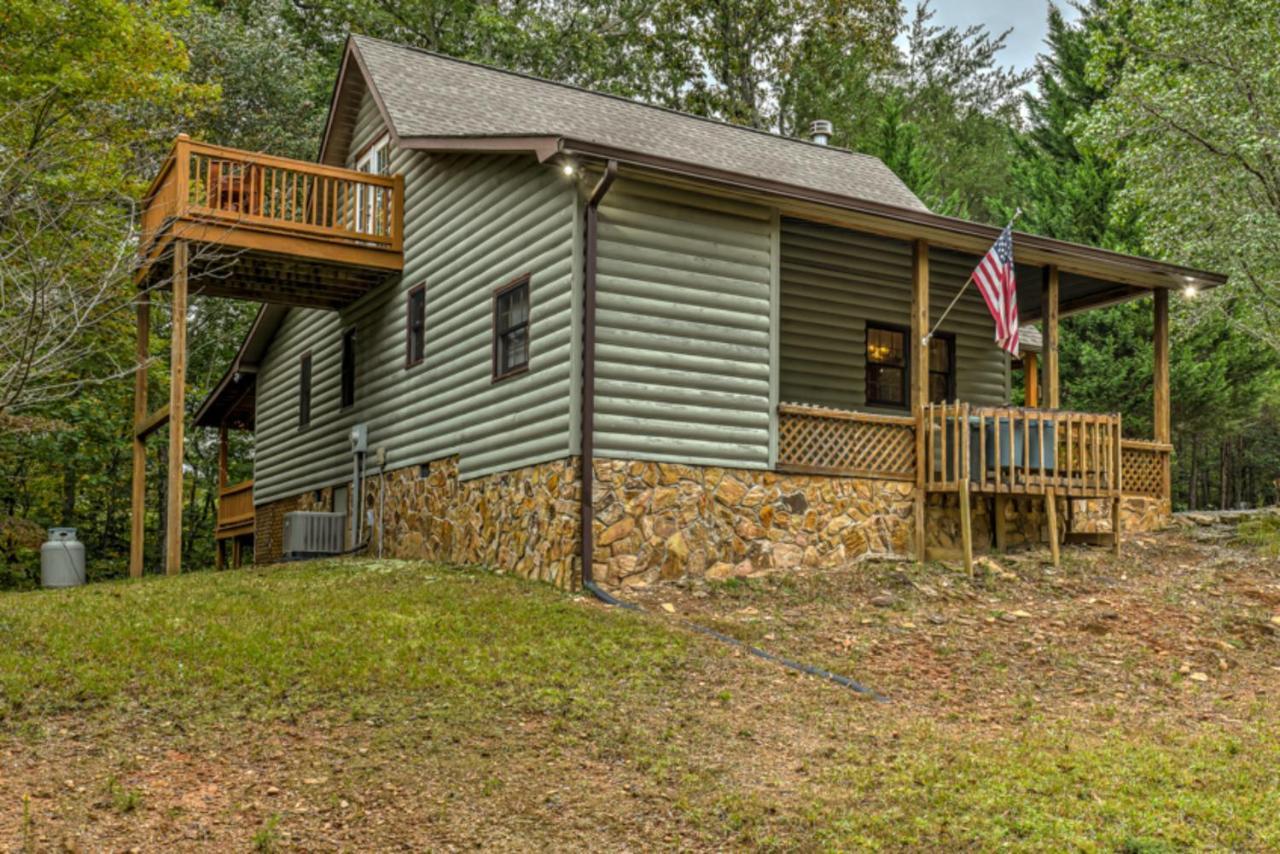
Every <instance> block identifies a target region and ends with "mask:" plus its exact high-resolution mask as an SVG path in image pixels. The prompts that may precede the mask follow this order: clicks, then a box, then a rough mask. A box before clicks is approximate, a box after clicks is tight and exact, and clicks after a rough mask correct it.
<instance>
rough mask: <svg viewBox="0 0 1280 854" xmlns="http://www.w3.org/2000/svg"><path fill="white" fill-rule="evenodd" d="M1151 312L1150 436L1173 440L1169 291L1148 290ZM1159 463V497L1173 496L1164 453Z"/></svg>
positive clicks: (1160, 439)
mask: <svg viewBox="0 0 1280 854" xmlns="http://www.w3.org/2000/svg"><path fill="white" fill-rule="evenodd" d="M1152 299H1153V301H1154V306H1153V308H1154V311H1155V333H1154V341H1153V347H1152V353H1151V355H1152V367H1153V374H1154V376H1153V377H1152V380H1153V387H1154V391H1155V393H1154V395H1153V397H1154V399H1155V419H1154V420H1153V422H1152V425H1153V430H1152V438H1153V439H1155V440H1156V441H1157V442H1160V443H1161V444H1164V445H1168V444H1171V443H1172V442H1173V419H1172V415H1171V410H1170V401H1169V292H1168V291H1167V290H1165V289H1164V288H1157V289H1156V290H1155V291H1154V292H1153V293H1152ZM1161 456H1162V465H1161V497H1162V498H1164V499H1165V500H1169V499H1171V498H1172V497H1173V483H1172V477H1171V472H1170V470H1169V462H1170V460H1169V455H1168V453H1164V454H1162V455H1161Z"/></svg>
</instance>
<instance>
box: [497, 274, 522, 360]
mask: <svg viewBox="0 0 1280 854" xmlns="http://www.w3.org/2000/svg"><path fill="white" fill-rule="evenodd" d="M528 367H529V277H528V276H522V277H521V278H519V279H516V280H515V281H514V282H512V283H511V284H509V285H504V286H503V287H501V288H499V289H498V290H497V291H496V292H495V293H494V295H493V378H494V379H495V380H500V379H502V378H503V377H507V376H511V375H512V374H516V373H519V372H520V371H523V370H526V369H528Z"/></svg>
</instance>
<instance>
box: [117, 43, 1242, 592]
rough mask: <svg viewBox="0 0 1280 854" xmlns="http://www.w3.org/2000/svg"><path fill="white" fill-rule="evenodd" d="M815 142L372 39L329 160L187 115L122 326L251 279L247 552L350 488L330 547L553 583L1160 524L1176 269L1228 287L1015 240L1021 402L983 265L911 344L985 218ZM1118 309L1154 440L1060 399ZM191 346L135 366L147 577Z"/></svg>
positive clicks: (234, 532) (1025, 237) (960, 282)
mask: <svg viewBox="0 0 1280 854" xmlns="http://www.w3.org/2000/svg"><path fill="white" fill-rule="evenodd" d="M816 124H817V125H818V130H819V131H821V130H822V127H821V123H816ZM825 141H826V140H825V138H824V137H823V136H822V135H821V134H819V135H818V137H817V138H816V139H806V140H801V139H788V138H783V137H781V136H778V135H774V134H770V133H764V132H760V131H756V130H751V129H747V128H742V127H737V126H733V125H729V124H725V123H721V122H717V121H712V120H708V119H704V118H699V117H695V116H691V115H686V114H682V113H678V112H674V111H671V110H666V109H661V108H657V107H652V106H648V105H644V104H640V103H637V102H634V101H630V100H627V99H623V98H619V97H615V96H612V95H607V94H602V93H597V92H590V91H586V90H583V89H579V88H575V87H572V86H567V85H562V84H559V83H555V82H550V81H546V80H540V79H536V78H532V77H529V76H525V75H521V74H516V73H512V72H508V71H503V70H500V69H496V68H490V67H486V66H482V65H477V64H474V63H470V62H464V61H460V60H457V59H452V58H449V57H446V56H441V55H438V54H434V53H430V52H427V51H422V50H417V49H412V48H408V47H404V46H400V45H396V44H391V43H388V42H384V41H379V40H375V39H371V38H366V37H361V36H353V37H351V38H350V39H349V41H348V43H347V46H346V51H345V56H344V60H343V62H342V66H341V69H340V72H339V74H338V78H337V81H336V84H335V87H334V91H333V95H332V102H331V106H330V110H329V116H328V121H327V125H326V129H325V133H324V139H323V143H322V145H321V147H320V151H319V156H318V157H317V161H316V162H315V163H307V162H301V161H293V160H284V159H281V158H276V157H272V156H269V155H266V154H261V153H254V152H246V151H237V150H232V149H227V148H223V147H219V146H215V145H209V144H205V143H200V142H196V141H194V140H190V139H186V138H184V137H180V138H179V139H178V140H177V142H176V143H175V145H174V147H173V152H172V156H171V157H170V158H169V160H168V161H167V162H166V164H165V165H164V168H163V169H162V171H161V173H160V174H159V175H158V176H157V178H156V180H155V182H154V183H153V185H152V187H151V189H150V191H149V192H148V194H147V196H146V199H145V204H144V215H143V240H142V250H141V251H142V263H141V264H140V266H139V272H138V275H137V282H138V286H139V288H140V299H139V309H138V336H139V337H138V342H139V345H138V346H139V351H138V353H139V359H140V364H141V365H144V366H145V360H146V357H147V353H148V349H147V336H148V325H149V305H150V300H151V299H153V298H158V296H157V295H159V294H161V293H169V294H170V295H171V296H170V299H172V302H173V304H174V306H175V307H176V309H181V307H183V306H185V305H186V304H187V300H188V299H189V298H192V297H194V296H196V295H207V296H214V297H224V298H233V299H243V300H252V301H254V302H257V303H259V304H260V305H261V308H260V311H259V314H258V317H257V319H256V321H255V322H254V324H253V328H252V329H251V331H250V332H249V334H248V337H247V338H246V340H245V341H244V343H243V346H242V347H241V348H240V351H239V353H238V354H237V356H236V358H235V359H234V361H233V363H232V364H231V365H230V366H228V368H227V373H226V376H225V377H224V378H223V380H222V382H221V383H220V384H219V385H218V386H217V388H216V389H215V390H214V392H213V393H212V394H211V395H210V396H209V398H208V399H207V400H205V401H203V402H202V403H201V405H200V406H199V408H198V411H197V412H196V415H195V418H194V425H195V426H196V427H200V428H210V429H217V430H220V431H222V432H223V435H225V432H226V431H228V430H252V432H253V443H254V458H253V479H252V481H251V482H248V483H244V484H227V483H223V484H221V502H220V507H219V521H218V534H217V536H218V537H219V538H220V540H221V541H224V542H227V543H230V544H231V545H232V550H233V555H234V557H233V562H238V560H239V555H240V554H241V550H242V548H247V547H249V546H250V545H251V547H252V553H253V560H254V561H255V562H258V563H263V562H271V561H276V560H280V559H282V558H283V557H285V547H284V545H283V543H282V536H283V534H282V529H283V527H284V525H285V520H286V517H287V516H288V515H289V514H290V513H293V512H295V511H307V510H314V511H326V512H330V513H334V514H339V515H340V516H341V518H342V519H343V520H344V526H343V530H342V532H341V540H342V542H341V546H342V548H343V549H364V550H366V551H367V552H368V553H372V554H378V555H384V556H395V557H414V558H426V559H433V560H442V561H451V562H457V563H465V564H488V565H491V566H494V567H496V568H499V569H501V570H505V571H509V572H513V573H518V574H520V575H523V576H526V577H530V578H537V579H542V580H545V581H547V582H550V583H553V584H557V585H560V586H562V587H565V588H572V587H575V586H577V585H580V584H582V583H583V582H591V581H594V582H599V583H604V584H609V585H615V586H623V587H625V586H634V585H643V584H647V583H650V582H652V581H654V580H657V579H670V578H679V577H682V576H694V577H707V578H725V577H729V576H734V575H752V574H755V573H759V572H766V571H786V570H788V569H793V568H797V567H809V568H817V569H821V568H829V567H837V566H843V565H847V564H850V563H852V562H855V561H858V560H862V559H865V558H867V557H894V556H898V557H914V558H916V559H918V560H925V559H930V558H935V557H941V558H948V559H955V560H963V561H965V563H966V564H971V561H972V559H973V555H974V553H975V552H980V551H982V550H985V549H991V548H995V549H1003V548H1014V547H1017V546H1019V545H1023V544H1028V543H1047V544H1049V546H1050V547H1051V553H1052V556H1053V558H1054V559H1055V560H1056V559H1057V554H1058V547H1059V544H1061V543H1066V542H1072V541H1084V542H1092V543H1095V544H1099V545H1105V546H1109V547H1111V548H1115V549H1119V548H1120V543H1121V539H1122V537H1121V535H1122V533H1123V532H1125V531H1134V530H1141V529H1147V528H1151V527H1154V526H1157V525H1160V524H1162V522H1163V520H1164V519H1165V518H1166V517H1167V516H1168V514H1169V512H1170V482H1169V463H1170V453H1171V450H1172V449H1171V446H1170V433H1169V430H1170V425H1169V419H1170V401H1169V373H1168V371H1169V353H1168V347H1169V300H1170V295H1171V293H1172V294H1174V295H1175V297H1176V295H1179V294H1181V293H1183V292H1184V290H1187V289H1189V288H1199V289H1204V288H1211V287H1214V286H1216V285H1218V284H1221V283H1222V282H1223V277H1222V276H1220V275H1217V274H1215V273H1212V272H1207V271H1202V270H1194V269H1188V268H1185V267H1182V266H1177V265H1173V264H1168V263H1162V262H1159V261H1154V260H1150V259H1147V258H1140V257H1134V256H1129V255H1122V254H1118V253H1115V252H1110V251H1106V250H1102V249H1097V248H1093V247H1088V246H1080V245H1075V244H1071V243H1066V242H1062V241H1057V240H1051V239H1047V238H1044V237H1038V236H1033V235H1029V234H1024V233H1021V232H1016V233H1015V235H1014V260H1015V263H1016V273H1017V282H1018V294H1017V295H1018V303H1019V307H1020V311H1021V320H1022V322H1023V323H1024V324H1034V327H1033V328H1031V329H1030V330H1029V331H1028V334H1027V335H1026V336H1025V339H1026V341H1025V343H1026V344H1027V347H1026V351H1027V352H1025V353H1023V354H1020V359H1021V361H1020V365H1021V366H1022V368H1023V372H1024V373H1026V374H1027V376H1028V382H1027V387H1026V389H1025V390H1024V400H1025V402H1026V404H1027V405H1024V406H1013V405H1012V404H1011V399H1012V396H1013V388H1012V376H1013V373H1012V369H1011V359H1010V356H1009V354H1007V353H1005V352H1004V351H1002V350H1001V349H1000V348H999V347H997V346H996V344H995V342H994V341H993V337H994V335H993V322H992V319H991V316H990V314H989V313H988V311H987V309H986V306H985V304H984V303H983V301H982V298H981V297H980V295H979V294H978V293H977V291H976V290H975V289H974V288H973V287H969V288H968V289H967V290H964V291H963V294H962V295H961V296H960V297H959V299H958V300H957V301H956V302H955V306H954V308H953V309H951V310H950V311H949V312H947V313H946V316H945V320H943V321H942V322H941V324H940V326H939V327H938V329H937V331H936V334H933V335H928V333H929V332H930V331H931V330H932V329H933V327H934V325H935V324H936V323H937V322H938V321H939V319H941V318H942V317H943V315H944V312H946V309H947V307H948V304H949V303H951V302H952V301H953V300H954V299H955V298H956V295H957V294H960V293H961V291H962V288H963V286H964V285H965V282H966V280H967V278H968V276H969V274H970V272H971V271H972V270H973V269H974V267H975V266H976V264H977V262H978V261H979V259H980V258H981V257H982V255H983V254H984V253H986V251H987V250H988V249H989V248H990V247H991V245H992V243H993V242H994V241H995V239H996V237H997V235H998V233H999V229H998V228H993V227H991V226H988V225H983V224H979V223H973V222H967V221H963V220H959V219H954V218H949V217H945V216H940V215H938V214H935V213H933V212H931V211H930V210H928V209H927V207H926V206H925V205H924V204H923V203H922V202H921V201H920V200H919V199H918V198H917V197H916V196H915V195H914V194H912V193H911V191H910V190H909V189H908V188H907V187H906V186H905V185H904V184H903V183H902V182H901V181H900V180H899V179H898V177H897V176H896V175H894V174H893V172H892V171H890V170H889V169H888V168H886V167H885V166H884V164H883V163H881V162H880V161H879V160H877V159H876V158H874V157H869V156H866V155H863V154H859V153H856V152H852V151H846V150H842V149H839V148H836V147H833V146H829V145H826V144H824V143H825ZM1128 300H1145V301H1147V302H1149V304H1150V305H1151V311H1152V312H1153V315H1154V329H1155V341H1154V353H1155V358H1154V373H1153V376H1152V378H1151V387H1150V389H1147V388H1135V389H1134V393H1135V394H1148V393H1150V394H1151V396H1152V398H1153V407H1154V425H1155V426H1154V433H1153V435H1148V436H1133V435H1129V433H1127V432H1126V429H1125V428H1126V425H1124V424H1122V423H1121V419H1120V416H1119V415H1117V414H1115V413H1090V412H1072V411H1067V410H1063V409H1062V408H1061V407H1060V399H1061V395H1060V388H1061V380H1062V378H1061V377H1060V376H1059V365H1058V327H1059V321H1060V319H1061V318H1062V317H1064V316H1067V315H1070V314H1073V313H1076V312H1083V311H1089V310H1090V309H1094V308H1097V307H1100V306H1106V305H1112V304H1115V303H1118V302H1124V301H1128ZM181 316H182V311H181V310H175V317H176V318H181ZM180 325H181V321H180ZM1035 327H1038V329H1037V328H1035ZM1037 333H1038V334H1037ZM1032 339H1036V340H1032ZM172 342H173V343H172V353H171V360H172V373H173V376H174V377H175V378H176V381H175V382H174V383H173V384H172V391H171V395H170V399H169V401H168V403H167V405H164V406H160V407H157V408H154V409H153V408H151V407H150V406H149V405H148V401H147V399H146V383H145V373H144V372H141V371H140V372H139V380H138V387H137V394H136V399H135V422H136V434H137V440H136V442H135V463H134V464H135V469H134V472H135V481H134V496H133V499H134V541H133V542H134V555H133V558H134V563H133V569H134V571H135V572H137V573H141V572H142V569H143V567H142V551H141V542H142V535H143V531H142V522H141V518H142V513H141V511H142V492H141V490H142V488H143V478H144V477H145V453H144V446H145V441H146V438H147V436H148V435H149V434H151V433H153V432H155V431H157V430H160V429H162V428H164V427H166V426H167V428H168V431H169V435H170V437H171V438H170V465H169V470H168V473H167V477H168V478H169V479H170V486H169V489H168V500H169V501H170V502H174V503H175V507H179V506H180V502H181V494H182V459H181V453H182V452H181V448H182V443H181V438H182V436H183V430H184V425H183V420H184V419H183V418H180V417H174V415H175V414H180V413H182V412H183V411H184V406H185V402H184V400H183V384H182V382H181V381H180V380H181V378H182V376H183V371H184V366H185V348H186V341H185V330H183V329H181V328H177V327H175V334H174V336H173V339H172ZM224 469H225V467H224ZM224 480H225V478H224ZM180 519H181V514H180V513H178V512H170V513H169V514H168V524H169V526H170V527H169V531H168V537H167V544H168V549H169V554H168V556H167V561H168V563H167V569H168V571H170V572H176V571H178V569H179V560H180V552H179V551H177V548H178V545H179V544H180V542H181V534H182V532H181V530H180V528H179V525H180Z"/></svg>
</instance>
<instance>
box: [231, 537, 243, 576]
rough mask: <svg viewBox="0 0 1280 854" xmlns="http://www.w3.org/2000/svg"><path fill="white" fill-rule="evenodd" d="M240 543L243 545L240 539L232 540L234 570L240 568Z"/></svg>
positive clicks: (232, 566)
mask: <svg viewBox="0 0 1280 854" xmlns="http://www.w3.org/2000/svg"><path fill="white" fill-rule="evenodd" d="M240 543H241V539H240V537H232V538H231V568H232V569H239V568H240V555H241V552H240Z"/></svg>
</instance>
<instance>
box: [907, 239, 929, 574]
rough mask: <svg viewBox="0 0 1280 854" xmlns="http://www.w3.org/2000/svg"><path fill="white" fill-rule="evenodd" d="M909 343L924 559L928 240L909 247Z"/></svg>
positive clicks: (919, 541) (921, 555) (919, 550)
mask: <svg viewBox="0 0 1280 854" xmlns="http://www.w3.org/2000/svg"><path fill="white" fill-rule="evenodd" d="M912 249H913V252H912V287H911V346H910V348H909V349H908V351H907V352H908V355H909V358H908V363H909V365H910V371H911V412H912V414H913V415H914V416H915V419H916V500H915V528H916V540H915V553H916V561H917V562H918V563H924V560H925V542H926V540H925V531H924V526H925V493H924V483H925V478H924V473H925V466H926V464H927V462H928V452H927V451H928V449H926V448H925V442H924V433H925V430H924V407H925V404H926V403H928V401H929V344H928V342H927V341H925V340H924V336H925V335H926V334H928V332H929V243H928V241H925V240H917V241H916V242H915V244H914V245H913V247H912Z"/></svg>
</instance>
